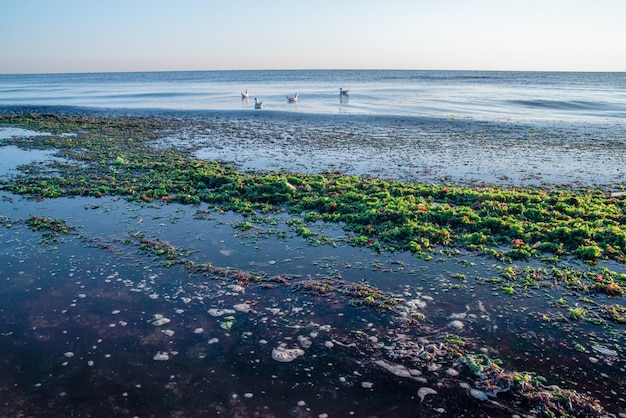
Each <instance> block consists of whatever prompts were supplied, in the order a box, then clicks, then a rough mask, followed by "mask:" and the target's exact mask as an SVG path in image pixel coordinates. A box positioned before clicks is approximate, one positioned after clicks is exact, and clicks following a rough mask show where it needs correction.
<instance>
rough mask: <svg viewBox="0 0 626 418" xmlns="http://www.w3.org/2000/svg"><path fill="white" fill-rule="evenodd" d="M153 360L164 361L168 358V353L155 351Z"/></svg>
mask: <svg viewBox="0 0 626 418" xmlns="http://www.w3.org/2000/svg"><path fill="white" fill-rule="evenodd" d="M152 358H153V359H154V360H156V361H166V360H169V359H170V356H169V354H167V353H165V352H163V351H159V352H158V353H156V354H155V355H154V357H152Z"/></svg>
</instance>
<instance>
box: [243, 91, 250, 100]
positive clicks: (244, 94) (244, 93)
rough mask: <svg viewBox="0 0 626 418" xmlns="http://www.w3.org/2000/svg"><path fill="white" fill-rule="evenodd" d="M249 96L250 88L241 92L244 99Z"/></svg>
mask: <svg viewBox="0 0 626 418" xmlns="http://www.w3.org/2000/svg"><path fill="white" fill-rule="evenodd" d="M248 97H250V95H249V94H248V90H246V91H244V92H242V93H241V98H242V99H247V98H248Z"/></svg>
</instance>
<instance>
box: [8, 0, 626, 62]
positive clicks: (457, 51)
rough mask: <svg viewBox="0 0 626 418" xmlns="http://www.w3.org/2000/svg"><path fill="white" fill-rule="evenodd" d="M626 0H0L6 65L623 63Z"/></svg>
mask: <svg viewBox="0 0 626 418" xmlns="http://www.w3.org/2000/svg"><path fill="white" fill-rule="evenodd" d="M625 19H626V0H515V1H511V0H436V1H435V0H379V1H374V0H309V1H303V0H253V1H248V0H223V1H216V0H106V1H105V0H0V73H1V74H17V73H66V72H70V73H75V72H79V73H80V72H109V71H174V70H183V71H184V70H190V71H191V70H240V69H252V70H254V69H415V70H528V71H626V46H625V45H626V24H625V22H626V20H625Z"/></svg>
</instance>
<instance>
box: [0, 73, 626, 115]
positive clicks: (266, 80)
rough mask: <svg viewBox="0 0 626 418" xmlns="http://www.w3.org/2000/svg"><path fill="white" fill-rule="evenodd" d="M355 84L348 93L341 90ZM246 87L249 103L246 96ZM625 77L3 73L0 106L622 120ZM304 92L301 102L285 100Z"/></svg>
mask: <svg viewBox="0 0 626 418" xmlns="http://www.w3.org/2000/svg"><path fill="white" fill-rule="evenodd" d="M340 87H341V88H344V89H348V90H350V96H349V97H348V98H343V99H342V98H341V97H340V96H339V88H340ZM245 90H248V91H249V94H250V99H249V100H247V101H246V100H242V99H241V92H243V91H245ZM625 91H626V73H565V72H516V71H399V70H395V71H394V70H390V71H385V70H375V71H367V70H358V71H351V70H328V71H312V70H299V71H189V72H181V71H179V72H143V73H142V72H137V73H89V74H0V105H45V106H80V107H90V108H100V109H102V108H104V109H141V108H144V109H146V108H147V109H179V110H202V111H236V112H237V113H238V114H240V115H249V114H252V113H258V112H256V111H255V110H254V98H255V97H256V98H258V99H259V100H260V101H262V102H263V103H264V110H265V111H284V112H289V113H292V114H299V115H305V114H315V115H367V116H396V117H435V118H446V117H450V116H455V117H464V118H472V119H474V120H483V121H484V120H487V121H495V120H497V121H503V120H515V121H548V122H549V121H567V122H573V123H578V122H580V121H587V122H595V123H623V121H624V119H625V118H626V99H624V97H625V96H624V92H625ZM295 93H299V94H300V97H299V100H298V103H297V104H292V103H288V102H287V99H286V96H287V95H290V96H293V95H294V94H295Z"/></svg>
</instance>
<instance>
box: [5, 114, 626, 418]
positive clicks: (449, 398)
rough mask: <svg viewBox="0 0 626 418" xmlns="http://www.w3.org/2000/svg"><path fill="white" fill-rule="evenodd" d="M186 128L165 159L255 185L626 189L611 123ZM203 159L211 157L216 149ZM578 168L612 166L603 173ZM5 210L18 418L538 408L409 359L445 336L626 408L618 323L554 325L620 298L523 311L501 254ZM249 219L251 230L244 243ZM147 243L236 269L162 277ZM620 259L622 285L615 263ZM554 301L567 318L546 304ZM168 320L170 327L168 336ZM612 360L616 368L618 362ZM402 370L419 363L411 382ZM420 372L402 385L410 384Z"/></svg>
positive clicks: (47, 203)
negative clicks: (207, 166) (483, 395)
mask: <svg viewBox="0 0 626 418" xmlns="http://www.w3.org/2000/svg"><path fill="white" fill-rule="evenodd" d="M207 121H210V122H211V123H209V124H206V123H205V122H207ZM188 126H189V127H188V129H187V130H186V131H185V132H179V133H176V134H174V135H172V136H170V137H168V138H164V139H162V140H161V141H157V142H155V144H154V145H155V146H158V147H186V148H190V149H197V150H198V151H197V152H198V155H200V156H203V158H207V159H215V158H217V159H222V160H226V161H231V162H233V163H235V164H236V165H237V166H238V167H241V168H243V169H249V170H255V169H263V170H274V169H286V170H293V171H298V172H308V171H309V170H311V171H313V172H319V171H324V170H329V169H330V170H338V171H344V172H347V173H353V174H368V175H376V176H383V177H391V178H399V179H411V180H416V179H433V180H436V179H440V178H441V177H447V178H449V179H450V180H462V181H472V180H474V179H475V180H480V181H489V180H493V181H494V182H498V183H507V182H510V183H512V184H527V183H533V182H536V183H540V182H550V183H558V182H561V181H562V182H567V183H580V184H587V183H597V184H601V185H608V186H607V187H611V186H613V185H614V183H620V181H621V180H623V171H622V170H623V165H621V164H620V163H619V155H620V154H619V153H620V152H621V151H622V150H623V146H624V144H623V138H619V137H615V135H614V131H612V130H610V129H607V130H602V129H598V128H597V127H596V128H594V129H590V130H586V127H584V126H579V127H578V128H576V129H573V128H571V126H570V125H559V124H556V125H555V127H553V128H552V129H547V128H546V126H545V125H537V124H531V125H524V124H500V123H477V122H475V121H467V120H465V121H460V120H449V121H447V122H445V123H444V122H443V121H438V122H437V123H433V122H432V121H430V122H428V121H422V123H420V124H415V120H411V121H405V122H402V121H399V120H397V119H392V120H389V119H384V118H383V119H376V120H372V119H367V118H366V119H365V120H364V119H356V120H354V119H352V118H345V119H344V118H341V119H338V120H334V119H333V118H318V117H307V118H302V119H300V118H294V117H293V116H289V115H287V116H285V115H282V114H273V115H272V114H270V115H267V116H262V117H256V116H255V117H254V118H241V119H233V118H222V117H215V116H207V115H200V116H198V117H197V118H192V119H191V120H189V125H188ZM589 133H591V135H592V137H593V139H590V137H589ZM597 144H599V145H600V146H599V147H598V148H597V149H596V148H594V147H596V145H597ZM5 148H6V147H5ZM546 149H549V150H550V152H549V153H546V152H545V150H546ZM251 150H253V151H251ZM346 150H348V151H346ZM504 150H506V152H505V151H504ZM207 152H213V153H214V154H209V155H203V154H202V153H207ZM20 153H24V155H27V156H28V157H29V158H32V157H35V156H37V155H36V152H34V151H24V150H20ZM586 153H588V154H586ZM3 155H4V154H3ZM586 155H593V156H594V158H595V161H596V162H597V161H601V162H602V166H603V169H602V170H601V171H599V170H594V165H593V164H592V163H590V161H589V160H587V159H586V158H583V157H585V156H586ZM531 162H532V164H535V165H536V166H537V167H538V168H539V170H538V172H533V173H532V175H531V174H526V173H528V168H526V166H527V165H528V164H529V163H531ZM517 164H519V165H517ZM552 169H554V171H553V172H552V171H550V170H552ZM10 174H13V173H10ZM474 175H475V176H476V177H473V176H474ZM3 176H4V178H3V180H6V179H7V178H8V177H7V176H6V174H3ZM0 215H1V217H0V221H1V222H0V283H3V286H0V302H1V303H0V319H1V320H0V324H3V325H2V327H1V328H0V353H1V354H2V357H1V359H2V360H1V361H0V373H2V374H3V376H5V379H4V380H3V383H2V385H1V386H0V390H2V392H3V393H5V394H7V396H6V397H4V399H6V400H4V403H3V405H2V407H1V408H0V410H1V411H2V414H3V415H6V416H16V415H18V414H19V413H23V414H25V415H35V416H45V415H46V414H48V415H49V414H55V415H56V416H72V415H73V416H87V415H117V416H164V415H168V416H173V415H182V416H189V415H192V414H198V413H200V414H203V415H206V416H215V415H227V414H228V415H231V416H253V415H256V416H267V417H269V416H303V417H308V416H312V417H318V416H324V415H323V414H328V416H330V417H333V416H350V415H354V416H373V415H375V416H389V417H394V416H403V415H404V416H414V415H415V414H419V415H420V416H455V417H461V416H468V417H470V416H472V417H474V416H507V417H508V416H511V415H512V414H513V413H518V414H522V413H526V412H528V408H525V407H521V406H519V405H515V404H513V403H511V402H510V394H507V393H506V392H504V393H499V394H498V395H497V396H495V397H494V396H492V397H490V398H489V399H488V400H487V401H480V400H478V399H476V397H473V396H472V395H471V393H472V392H470V389H474V388H475V387H476V386H477V385H478V384H479V382H478V381H477V379H476V376H475V375H472V374H471V373H469V372H468V370H467V368H465V367H464V366H462V365H460V364H459V363H458V361H455V359H454V358H453V357H446V356H445V355H441V356H435V357H434V358H432V359H429V360H422V359H420V358H418V357H417V356H413V355H414V353H413V354H412V352H411V350H408V349H406V348H407V347H408V346H409V345H410V344H414V343H420V344H423V345H427V344H439V343H443V342H444V341H447V340H446V338H449V337H450V335H458V336H460V337H462V338H464V339H465V341H466V344H467V345H468V346H467V347H466V350H467V352H470V353H476V354H480V353H487V354H489V356H491V357H493V358H499V359H500V360H501V361H502V365H503V367H504V368H505V369H508V370H522V371H528V372H532V373H537V374H539V375H542V376H544V377H546V379H548V384H557V385H559V386H561V387H563V388H571V389H575V390H577V391H579V392H580V393H589V394H590V395H592V396H594V397H596V398H598V399H599V400H600V401H601V403H602V405H603V406H605V408H607V409H608V410H610V411H611V412H614V413H617V412H623V411H624V408H625V406H626V400H625V399H624V398H623V396H622V395H621V394H622V393H623V392H624V390H625V389H626V388H625V387H624V382H623V379H621V376H623V373H624V372H625V370H624V366H623V361H624V355H625V353H624V347H626V334H624V333H623V326H622V325H614V326H612V327H604V326H597V325H593V324H592V323H589V322H586V321H579V322H574V321H568V320H565V321H556V320H551V321H548V322H546V321H544V320H543V319H542V317H543V316H547V317H550V318H558V317H559V314H561V315H567V312H568V308H569V307H572V306H577V305H578V304H580V305H582V306H585V308H587V309H588V310H589V311H590V312H593V310H594V309H596V308H595V307H594V306H595V305H594V304H602V303H606V304H614V303H618V302H619V301H620V300H623V298H622V299H619V300H618V299H616V298H612V299H609V298H607V297H605V296H602V295H593V299H594V300H593V302H594V304H591V303H588V302H584V301H582V300H580V295H577V294H575V293H569V292H567V291H564V290H563V289H560V288H558V287H557V286H554V287H544V288H540V289H530V290H528V291H527V292H520V293H518V294H516V295H513V296H509V295H505V294H504V293H503V292H502V290H501V288H500V286H499V285H498V284H497V283H495V282H491V281H490V279H492V278H494V277H499V276H500V274H501V271H502V268H503V266H502V265H499V264H498V263H496V262H495V261H494V260H492V259H488V258H485V257H480V256H477V255H475V254H472V253H464V252H458V253H457V252H452V253H446V252H441V253H439V252H436V253H435V254H434V258H433V260H431V261H425V260H422V259H418V258H415V257H413V256H411V255H410V254H406V253H399V252H396V253H382V254H377V253H374V252H371V251H369V250H367V249H363V248H355V247H351V246H348V245H346V244H345V242H344V241H345V238H346V235H345V234H346V233H345V232H344V231H343V230H342V229H341V228H340V227H339V226H334V225H325V224H322V223H316V224H314V225H307V227H308V228H309V229H311V230H312V231H314V232H317V233H319V234H321V235H324V236H327V237H329V241H330V242H331V243H334V245H332V244H331V245H311V243H310V242H307V241H305V240H304V239H303V238H302V237H300V236H298V235H296V234H295V232H294V230H293V227H290V226H289V225H288V224H287V223H286V217H285V216H282V215H273V216H269V215H267V216H262V217H260V218H243V217H242V216H240V215H234V214H231V213H225V214H224V213H221V212H218V211H215V210H213V209H212V208H210V207H207V206H200V207H194V206H182V205H178V204H163V203H153V204H147V203H144V204H138V203H128V202H126V201H124V200H121V199H115V198H100V199H97V198H74V199H67V198H62V199H48V200H44V201H32V200H26V199H23V198H21V197H18V196H13V195H10V194H2V195H0ZM31 215H36V216H40V217H49V218H52V219H63V220H66V221H67V222H68V223H69V224H70V225H71V226H73V227H75V228H76V230H75V232H74V233H73V234H70V235H60V236H57V237H52V238H51V237H46V236H45V234H44V233H42V232H33V231H31V230H30V229H28V228H27V227H26V225H25V224H24V223H23V221H24V219H26V218H27V217H28V216H31ZM243 221H248V222H251V223H252V224H253V226H254V227H253V228H250V229H242V228H240V227H239V225H240V224H241V223H242V222H243ZM137 234H141V235H143V236H145V237H146V238H148V239H150V240H154V241H166V242H167V243H169V244H170V245H172V246H173V247H174V248H176V249H180V250H181V251H183V252H184V258H186V259H187V260H189V261H191V262H193V263H195V264H199V263H211V264H212V265H213V266H214V267H218V268H220V269H222V270H220V272H219V273H217V274H202V273H198V272H195V273H191V272H190V271H189V270H186V269H185V268H184V266H183V265H180V264H175V265H173V266H172V267H169V268H167V267H165V260H163V259H159V258H155V257H154V255H152V254H151V253H149V252H148V253H147V252H145V251H143V250H142V249H141V246H140V243H139V241H138V239H137V238H136V236H137ZM563 263H564V264H565V266H570V267H576V268H580V269H584V268H585V266H584V265H580V264H578V263H575V262H571V261H564V262H563ZM568 263H571V264H568ZM516 265H519V266H520V268H523V267H525V266H526V265H527V264H526V263H516ZM607 266H608V267H610V268H611V269H613V270H615V271H618V272H626V269H625V268H624V266H623V265H619V264H616V263H610V264H607ZM249 273H258V274H260V275H262V276H263V277H276V278H277V279H276V280H275V281H272V280H268V281H260V282H255V281H250V282H249V283H248V281H247V280H243V279H242V274H244V277H247V276H245V274H249ZM460 275H462V276H460ZM330 282H332V283H333V286H335V287H336V289H335V291H333V292H330V293H320V292H315V291H314V290H312V287H311V284H315V283H323V284H328V283H330ZM342 282H345V283H346V284H347V285H349V284H363V283H368V284H371V285H372V286H375V287H376V288H378V289H380V290H381V291H383V292H385V293H386V294H388V295H390V296H393V297H396V298H398V299H400V300H402V302H401V303H400V308H402V309H404V308H407V309H408V306H409V305H408V301H414V305H415V304H416V305H417V306H419V309H418V311H419V313H421V314H423V315H424V316H425V320H424V321H421V322H419V321H418V322H411V323H410V324H409V323H407V321H406V316H403V313H406V311H403V310H402V309H400V308H398V309H396V310H390V311H386V312H381V311H379V310H378V309H376V308H374V307H370V306H367V305H364V306H360V305H359V304H356V305H355V303H354V302H355V298H350V297H347V296H346V295H342V294H341V293H340V292H339V291H338V290H339V289H340V287H339V283H342ZM329 286H331V285H329ZM331 287H332V286H331ZM561 296H563V298H564V299H565V305H564V306H559V305H556V304H555V303H554V301H555V300H556V299H557V298H559V297H561ZM357 301H358V300H357ZM242 305H243V307H242ZM405 305H406V306H405ZM223 311H225V312H223ZM409 312H412V313H416V312H415V311H409ZM220 314H221V315H220ZM155 315H157V316H156V317H155ZM160 315H162V316H163V317H161V316H160ZM163 318H166V319H168V320H170V322H167V323H163V324H162V325H154V321H155V320H158V319H163ZM457 321H458V322H457ZM459 322H460V325H459ZM425 341H427V342H425ZM576 344H580V345H581V346H582V347H583V348H584V349H585V352H581V351H579V350H578V349H576V346H575V345H576ZM281 346H284V347H285V348H287V349H295V348H297V349H301V350H303V351H304V354H303V355H302V356H300V357H298V358H296V359H295V360H293V361H291V362H286V363H282V362H278V361H276V360H274V359H273V358H272V352H273V350H274V349H275V348H277V347H281ZM593 347H604V348H605V349H606V350H609V351H604V353H605V354H603V353H602V352H598V351H597V350H594V348H593ZM405 349H406V350H405ZM610 350H615V354H616V355H611V354H608V355H607V354H606V353H607V352H609V353H610ZM403 355H404V356H406V357H402V356H403ZM411 356H413V357H411ZM381 360H384V361H385V362H388V363H382V364H384V365H387V366H388V368H385V367H382V366H381V363H380V361H381ZM377 362H378V363H377ZM390 364H391V365H392V366H397V365H398V364H402V365H405V364H406V365H407V366H403V367H405V369H399V370H400V371H399V372H398V369H392V368H391V367H390V366H389V365H390ZM408 368H410V369H411V373H410V376H402V373H406V372H407V370H408ZM450 369H452V370H454V371H456V372H458V373H459V375H458V376H453V375H452V374H454V372H448V370H450ZM391 370H395V371H396V372H397V373H399V374H401V375H400V376H399V375H397V374H394V373H393V372H392V371H391ZM450 373H452V374H450ZM422 388H427V389H426V390H422V391H421V392H420V389H422ZM431 390H432V391H435V392H436V393H432V392H431ZM420 394H421V395H422V396H424V397H423V400H420ZM491 401H495V402H498V403H500V406H498V405H496V404H494V403H493V402H491ZM502 405H504V406H502ZM507 408H513V410H510V409H507Z"/></svg>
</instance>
